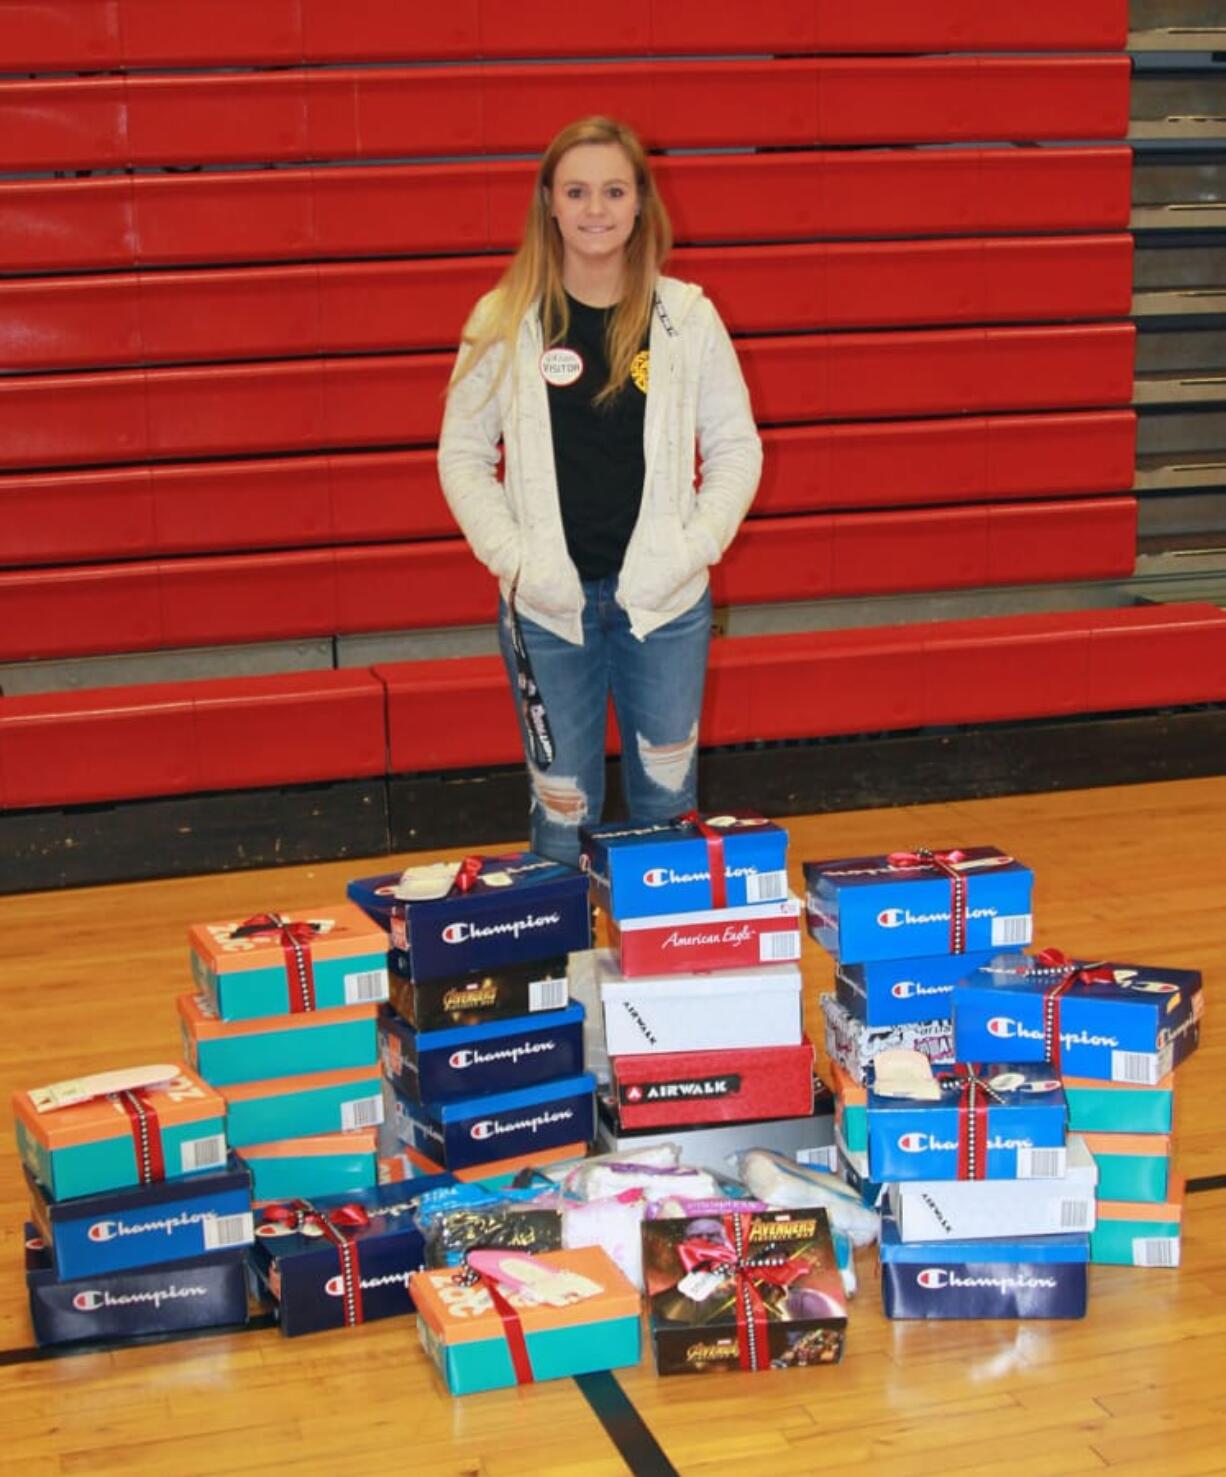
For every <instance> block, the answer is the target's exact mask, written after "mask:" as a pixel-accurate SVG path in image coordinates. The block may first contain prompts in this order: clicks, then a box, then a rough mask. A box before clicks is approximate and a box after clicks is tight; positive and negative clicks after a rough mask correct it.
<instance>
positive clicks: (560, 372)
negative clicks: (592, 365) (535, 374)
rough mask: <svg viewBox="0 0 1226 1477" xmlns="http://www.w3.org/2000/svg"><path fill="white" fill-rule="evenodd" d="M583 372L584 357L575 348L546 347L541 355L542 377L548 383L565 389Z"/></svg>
mask: <svg viewBox="0 0 1226 1477" xmlns="http://www.w3.org/2000/svg"><path fill="white" fill-rule="evenodd" d="M582 373H583V358H582V356H581V355H579V354H577V353H576V352H575V351H574V349H564V348H561V349H559V348H554V349H546V350H545V352H544V353H543V354H542V355H541V378H542V379H543V380H544V381H545V383H546V384H547V385H555V386H556V387H557V388H558V389H560V390H564V389H565V388H566V386H567V385H573V384H574V383H575V381H576V380H577V379H578V378H579V376H580V375H581V374H582Z"/></svg>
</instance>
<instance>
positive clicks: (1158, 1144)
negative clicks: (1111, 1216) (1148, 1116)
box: [1085, 1133, 1171, 1201]
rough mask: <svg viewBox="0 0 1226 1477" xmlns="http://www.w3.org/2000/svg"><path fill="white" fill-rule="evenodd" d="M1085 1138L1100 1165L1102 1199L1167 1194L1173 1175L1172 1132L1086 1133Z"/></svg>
mask: <svg viewBox="0 0 1226 1477" xmlns="http://www.w3.org/2000/svg"><path fill="white" fill-rule="evenodd" d="M1085 1141H1086V1145H1087V1147H1088V1148H1089V1150H1090V1153H1091V1154H1093V1156H1094V1162H1095V1163H1096V1164H1097V1165H1098V1194H1099V1198H1100V1199H1102V1200H1151V1201H1161V1200H1165V1199H1166V1198H1167V1192H1168V1190H1169V1187H1170V1178H1171V1139H1170V1135H1169V1134H1165V1133H1087V1134H1086V1135H1085Z"/></svg>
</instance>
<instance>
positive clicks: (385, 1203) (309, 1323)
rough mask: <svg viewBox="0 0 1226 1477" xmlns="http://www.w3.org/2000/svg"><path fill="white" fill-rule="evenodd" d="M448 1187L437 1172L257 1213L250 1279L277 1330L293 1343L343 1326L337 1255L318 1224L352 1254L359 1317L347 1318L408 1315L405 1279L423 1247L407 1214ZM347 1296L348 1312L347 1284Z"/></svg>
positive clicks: (418, 1263)
mask: <svg viewBox="0 0 1226 1477" xmlns="http://www.w3.org/2000/svg"><path fill="white" fill-rule="evenodd" d="M454 1183H455V1182H454V1180H452V1178H451V1176H450V1175H438V1176H435V1177H434V1178H432V1179H427V1178H425V1177H423V1178H421V1179H415V1180H411V1181H409V1182H408V1183H406V1184H399V1185H383V1186H379V1187H377V1188H368V1189H361V1190H353V1191H349V1192H347V1193H345V1194H343V1195H333V1196H330V1197H320V1198H317V1197H315V1196H313V1195H308V1196H296V1197H294V1199H293V1201H290V1202H286V1203H284V1204H282V1205H279V1206H265V1207H264V1208H263V1210H262V1211H261V1212H260V1213H259V1214H258V1216H257V1224H256V1231H255V1242H254V1244H253V1245H252V1247H251V1251H250V1253H249V1255H250V1258H251V1264H252V1267H253V1268H254V1270H255V1274H256V1276H257V1278H258V1279H259V1280H260V1282H261V1283H262V1284H263V1285H264V1286H265V1287H266V1288H267V1289H268V1291H269V1294H270V1296H271V1297H272V1298H273V1299H274V1300H275V1302H276V1304H277V1318H278V1321H279V1323H280V1325H281V1332H282V1333H283V1334H285V1335H286V1336H287V1337H288V1338H296V1337H297V1336H298V1335H299V1334H303V1333H318V1332H319V1330H320V1329H324V1328H343V1327H345V1326H346V1302H347V1299H346V1296H345V1294H346V1287H345V1269H344V1264H343V1258H342V1255H341V1252H340V1250H339V1249H338V1247H337V1246H336V1245H335V1243H334V1242H333V1241H330V1240H328V1239H327V1238H326V1237H325V1236H324V1235H323V1234H322V1233H321V1231H320V1229H319V1226H320V1222H321V1221H323V1220H327V1221H328V1223H329V1224H330V1225H331V1226H332V1228H333V1230H334V1232H335V1233H337V1234H339V1235H341V1236H343V1237H344V1238H345V1240H346V1241H347V1242H348V1243H349V1244H350V1245H351V1246H352V1247H353V1250H354V1257H353V1263H354V1266H353V1272H354V1273H355V1274H356V1279H357V1283H358V1286H359V1288H360V1293H361V1298H360V1312H361V1317H360V1319H356V1318H353V1316H352V1315H351V1319H352V1321H360V1322H362V1323H373V1322H374V1321H375V1320H376V1319H379V1318H394V1317H396V1316H398V1315H400V1314H404V1313H411V1312H412V1311H413V1302H412V1299H411V1298H410V1297H409V1291H408V1289H409V1278H410V1277H411V1276H412V1275H413V1273H414V1272H416V1271H418V1270H419V1269H420V1268H421V1266H422V1262H423V1257H424V1250H425V1248H424V1243H423V1241H422V1233H421V1228H420V1227H419V1226H418V1224H417V1221H416V1219H415V1216H414V1212H415V1210H416V1208H417V1203H418V1201H419V1200H420V1199H421V1197H422V1196H423V1195H425V1194H427V1193H428V1192H430V1191H431V1190H436V1189H439V1188H441V1187H442V1186H444V1185H451V1184H454ZM303 1201H306V1202H308V1203H306V1204H303V1203H302V1202H303ZM287 1212H288V1213H287ZM349 1291H350V1299H349V1306H350V1308H355V1307H356V1304H355V1303H354V1302H353V1300H352V1287H351V1288H350V1290H349Z"/></svg>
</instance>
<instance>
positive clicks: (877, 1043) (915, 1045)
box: [818, 995, 954, 1082]
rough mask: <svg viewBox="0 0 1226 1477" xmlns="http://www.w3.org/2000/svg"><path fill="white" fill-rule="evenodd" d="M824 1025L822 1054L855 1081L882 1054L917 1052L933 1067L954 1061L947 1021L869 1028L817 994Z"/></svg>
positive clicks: (865, 1076) (827, 997)
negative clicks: (900, 1051)
mask: <svg viewBox="0 0 1226 1477" xmlns="http://www.w3.org/2000/svg"><path fill="white" fill-rule="evenodd" d="M818 1004H819V1005H820V1006H821V1011H822V1018H823V1020H824V1021H825V1026H826V1055H827V1056H828V1057H829V1058H830V1060H831V1061H832V1062H837V1063H838V1064H839V1066H840V1067H842V1068H843V1070H844V1071H845V1072H846V1073H847V1075H848V1076H849V1077H850V1078H851V1079H852V1080H853V1081H855V1082H865V1081H867V1079H868V1077H869V1073H870V1070H871V1068H872V1064H873V1062H874V1060H875V1059H876V1058H877V1057H878V1056H880V1055H881V1053H882V1052H883V1051H893V1050H896V1049H899V1048H901V1049H904V1050H909V1051H919V1052H922V1053H923V1054H924V1056H926V1057H927V1058H928V1060H929V1061H930V1062H932V1063H933V1064H934V1065H937V1066H949V1065H952V1063H953V1061H954V1028H953V1022H952V1021H949V1020H944V1019H941V1020H935V1021H914V1022H909V1023H907V1024H905V1025H903V1024H900V1025H896V1026H869V1025H866V1024H865V1023H864V1022H863V1021H858V1020H856V1018H855V1016H853V1015H850V1014H849V1013H848V1012H847V1010H846V1009H845V1008H844V1007H843V1006H842V1005H840V1004H839V1002H838V1000H837V999H836V997H835V996H834V995H819V996H818Z"/></svg>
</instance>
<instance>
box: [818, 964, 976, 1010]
mask: <svg viewBox="0 0 1226 1477" xmlns="http://www.w3.org/2000/svg"><path fill="white" fill-rule="evenodd" d="M992 957H993V956H992V954H991V952H990V951H988V952H985V953H981V954H932V955H929V956H928V957H927V958H924V959H877V960H874V961H873V962H872V963H869V964H840V965H838V967H837V968H836V969H835V972H834V992H835V995H836V996H837V998H838V1001H839V1003H840V1005H842V1007H843V1009H844V1010H846V1011H847V1013H848V1014H849V1015H853V1016H855V1018H856V1020H858V1021H863V1022H864V1024H865V1025H866V1026H902V1025H910V1024H912V1023H914V1022H919V1021H939V1020H948V1019H949V1013H950V1006H951V1004H952V1001H953V993H954V985H955V983H956V982H957V981H958V980H961V979H964V978H965V977H966V976H967V975H968V974H971V973H972V972H973V971H974V970H976V969H978V968H979V966H980V965H981V964H986V963H987V961H988V960H989V959H991V958H992Z"/></svg>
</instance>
